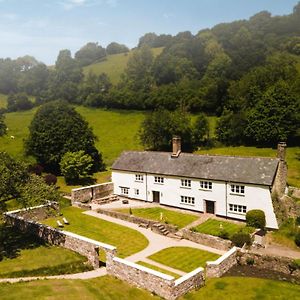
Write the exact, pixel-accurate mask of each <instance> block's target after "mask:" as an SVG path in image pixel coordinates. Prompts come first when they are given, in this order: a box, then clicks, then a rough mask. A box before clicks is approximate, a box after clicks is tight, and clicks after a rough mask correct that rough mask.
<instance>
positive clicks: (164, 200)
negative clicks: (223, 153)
mask: <svg viewBox="0 0 300 300" xmlns="http://www.w3.org/2000/svg"><path fill="white" fill-rule="evenodd" d="M136 174H141V175H143V182H138V181H136V180H135V179H136V177H135V175H136ZM155 176H160V177H163V178H164V183H163V184H161V183H155V182H154V177H155ZM181 179H184V178H183V177H177V176H164V175H154V174H146V173H133V172H126V171H115V170H114V171H113V172H112V181H113V183H114V193H115V194H116V195H121V187H127V188H129V191H128V192H129V193H128V195H124V196H127V197H129V198H134V199H139V200H144V201H148V202H152V201H153V193H152V191H157V192H159V193H160V203H161V204H164V205H169V206H174V207H178V208H184V209H189V210H193V211H199V212H205V209H206V208H205V200H209V201H214V202H215V214H216V215H220V216H224V217H226V216H227V217H231V218H235V219H240V220H245V214H244V213H238V212H230V211H229V204H236V205H243V206H246V207H247V211H248V210H251V209H261V210H263V211H264V212H265V215H266V222H267V224H266V225H267V227H269V228H274V229H277V228H278V225H277V220H276V217H275V214H274V211H273V205H272V199H271V194H270V191H269V187H268V186H259V185H245V184H242V183H241V184H240V185H244V186H245V194H244V195H236V194H233V193H231V189H230V183H226V182H224V181H211V180H210V181H211V182H212V190H203V189H201V187H200V179H192V178H186V179H190V180H191V187H190V188H188V187H182V186H181ZM203 181H207V180H205V179H203ZM234 184H238V183H234ZM136 189H138V190H139V194H138V195H136V193H135V190H136ZM226 194H227V197H226ZM181 196H187V197H193V198H194V199H195V204H193V205H192V204H187V203H181Z"/></svg>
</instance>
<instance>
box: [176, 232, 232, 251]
mask: <svg viewBox="0 0 300 300" xmlns="http://www.w3.org/2000/svg"><path fill="white" fill-rule="evenodd" d="M180 233H181V235H182V237H183V238H184V239H186V240H190V241H192V242H195V243H198V244H202V245H205V246H209V247H212V248H216V249H219V250H223V251H227V250H229V249H231V247H232V243H231V241H229V240H224V239H221V238H219V237H217V236H213V235H209V234H204V233H200V232H194V231H191V230H189V229H181V230H180Z"/></svg>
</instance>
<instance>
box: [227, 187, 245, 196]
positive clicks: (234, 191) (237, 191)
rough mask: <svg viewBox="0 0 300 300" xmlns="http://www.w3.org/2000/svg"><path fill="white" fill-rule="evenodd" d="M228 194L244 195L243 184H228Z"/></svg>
mask: <svg viewBox="0 0 300 300" xmlns="http://www.w3.org/2000/svg"><path fill="white" fill-rule="evenodd" d="M230 194H233V195H240V196H244V195H245V186H244V185H241V184H231V185H230Z"/></svg>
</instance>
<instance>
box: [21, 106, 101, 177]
mask: <svg viewBox="0 0 300 300" xmlns="http://www.w3.org/2000/svg"><path fill="white" fill-rule="evenodd" d="M95 140H96V137H95V135H94V134H93V132H92V129H91V128H90V127H89V125H88V123H87V122H86V121H85V120H84V119H83V118H82V117H81V115H80V114H79V113H77V112H76V111H75V109H74V108H72V107H71V106H69V105H68V104H67V103H65V102H62V101H53V102H49V103H46V104H44V105H43V106H42V107H40V108H39V109H38V111H37V112H36V114H35V116H34V118H33V120H32V122H31V124H30V126H29V137H28V139H27V140H26V142H25V147H26V152H27V153H28V154H30V155H33V156H34V157H36V158H37V161H38V163H40V164H42V165H44V166H45V167H46V169H49V170H51V171H54V172H59V163H60V161H61V159H62V157H63V155H64V154H65V153H66V152H76V151H80V150H83V151H84V152H85V153H86V154H89V155H90V156H91V157H92V159H93V171H96V170H102V169H103V168H104V165H103V162H102V157H101V154H100V153H99V152H98V150H97V149H96V147H95Z"/></svg>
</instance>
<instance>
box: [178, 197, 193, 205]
mask: <svg viewBox="0 0 300 300" xmlns="http://www.w3.org/2000/svg"><path fill="white" fill-rule="evenodd" d="M180 202H181V203H182V204H190V205H195V198H194V197H188V196H181V199H180Z"/></svg>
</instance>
